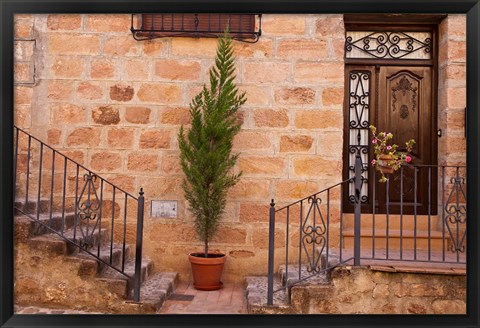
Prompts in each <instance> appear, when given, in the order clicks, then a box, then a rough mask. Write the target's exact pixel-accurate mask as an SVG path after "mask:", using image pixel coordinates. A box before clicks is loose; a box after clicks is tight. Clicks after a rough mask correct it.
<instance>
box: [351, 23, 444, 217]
mask: <svg viewBox="0 0 480 328" xmlns="http://www.w3.org/2000/svg"><path fill="white" fill-rule="evenodd" d="M345 26H346V30H347V31H372V30H375V31H383V30H385V29H386V30H388V31H399V30H402V31H407V30H408V31H429V32H431V33H432V50H433V51H432V56H431V59H421V60H420V59H408V60H406V59H378V58H374V59H371V58H366V59H359V58H345V102H344V103H345V106H344V107H345V112H344V117H345V124H344V156H343V159H344V168H343V178H344V179H348V178H349V175H350V174H351V173H350V172H349V169H350V168H349V164H350V163H349V156H350V154H349V153H350V148H349V146H350V143H349V139H350V135H349V133H350V132H349V125H350V122H349V105H350V104H349V102H350V99H349V97H350V96H349V91H350V90H349V88H350V81H349V75H350V73H351V72H355V71H363V72H369V74H370V75H371V80H370V86H371V87H370V90H371V91H372V93H373V94H372V95H371V97H370V117H369V121H370V122H369V123H370V124H377V122H378V116H377V115H378V108H377V107H378V96H379V95H378V83H379V81H378V76H379V71H380V69H381V67H387V66H399V67H401V66H404V67H430V68H431V71H432V73H431V74H432V75H431V79H432V90H431V108H432V111H431V113H432V115H431V117H430V119H431V121H430V126H431V131H430V135H431V140H430V147H431V149H432V150H433V151H432V157H431V162H430V163H428V164H437V163H438V142H437V135H436V131H437V117H438V113H437V111H438V110H437V108H438V104H437V103H438V101H437V95H438V94H437V90H438V40H437V39H438V27H437V25H434V24H431V23H429V24H422V25H416V24H408V25H402V24H375V25H372V24H370V25H367V24H357V23H354V24H349V23H346V24H345ZM372 114H373V115H372ZM368 139H369V140H370V134H369V138H368ZM368 152H369V154H368V158H369V160H370V159H371V158H372V157H373V156H372V155H373V154H372V149H371V147H369V150H368ZM368 166H369V171H370V172H369V180H373V176H372V173H373V172H372V170H371V169H370V168H371V166H370V163H368ZM350 176H351V175H350ZM435 181H436V179H435ZM434 186H435V185H434ZM372 189H373V185H372V183H369V185H368V192H369V195H370V199H369V201H368V204H365V205H366V206H365V208H364V209H363V210H364V211H372V205H373V202H372V201H371V195H372ZM434 189H435V188H434ZM349 196H350V191H349V190H348V188H345V189H344V192H343V199H344V204H343V209H344V211H345V212H353V206H352V205H351V202H350V201H349ZM432 201H433V203H435V204H436V196H435V197H432ZM432 211H435V212H436V206H432ZM432 214H433V212H432Z"/></svg>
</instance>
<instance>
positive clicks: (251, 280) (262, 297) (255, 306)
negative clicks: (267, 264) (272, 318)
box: [245, 276, 294, 314]
mask: <svg viewBox="0 0 480 328" xmlns="http://www.w3.org/2000/svg"><path fill="white" fill-rule="evenodd" d="M267 288H268V278H267V277H266V276H251V277H246V278H245V297H246V299H247V312H248V314H294V311H293V309H292V307H291V306H290V297H289V295H288V291H287V289H281V288H282V283H281V281H280V279H279V277H278V276H275V277H274V281H273V290H274V293H273V305H272V306H269V305H267Z"/></svg>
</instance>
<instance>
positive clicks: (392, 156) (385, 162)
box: [370, 125, 415, 182]
mask: <svg viewBox="0 0 480 328" xmlns="http://www.w3.org/2000/svg"><path fill="white" fill-rule="evenodd" d="M370 131H371V132H372V135H373V138H372V144H373V151H374V159H373V160H372V165H373V166H375V168H376V169H377V170H378V171H379V172H380V173H381V174H382V177H381V178H380V180H379V181H380V182H386V181H387V180H388V178H387V177H386V176H385V174H389V173H393V172H395V171H397V170H398V169H399V168H400V167H401V166H402V165H403V164H405V163H410V162H411V161H412V157H411V156H410V155H409V154H410V153H411V152H412V150H413V146H414V145H415V140H414V139H410V140H408V141H407V142H405V145H406V150H407V151H406V152H400V151H397V148H398V145H396V144H390V143H391V140H392V139H393V134H392V133H390V132H379V133H377V128H376V127H375V126H373V125H370Z"/></svg>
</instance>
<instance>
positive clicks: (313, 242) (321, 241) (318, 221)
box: [301, 196, 327, 273]
mask: <svg viewBox="0 0 480 328" xmlns="http://www.w3.org/2000/svg"><path fill="white" fill-rule="evenodd" d="M308 203H309V204H310V208H309V209H308V211H307V214H306V216H305V219H304V220H303V222H302V227H301V228H302V238H301V242H302V247H303V250H304V251H305V254H306V255H307V261H308V266H307V271H308V272H311V273H318V272H319V271H320V259H321V255H322V254H323V252H324V250H325V249H326V247H327V236H326V234H327V226H326V223H325V219H324V215H323V214H322V211H321V209H320V205H321V203H322V199H321V198H318V197H317V196H311V197H309V198H308Z"/></svg>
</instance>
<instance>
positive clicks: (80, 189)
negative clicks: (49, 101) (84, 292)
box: [13, 126, 144, 302]
mask: <svg viewBox="0 0 480 328" xmlns="http://www.w3.org/2000/svg"><path fill="white" fill-rule="evenodd" d="M14 133H15V148H14V149H15V154H14V174H13V180H14V185H15V186H16V193H17V190H20V193H23V195H24V198H23V199H21V197H20V196H19V195H16V196H17V197H16V199H21V200H22V201H24V203H23V208H22V206H21V205H17V204H14V208H15V209H16V211H17V212H18V213H21V214H23V215H25V216H26V217H27V218H29V219H30V220H33V221H34V222H36V223H37V224H39V225H41V226H42V227H44V228H45V229H47V231H49V232H51V233H54V234H56V235H57V236H59V237H60V238H61V239H63V240H65V241H66V242H68V243H69V244H71V245H73V246H75V247H77V248H78V249H80V250H81V251H82V252H85V253H87V254H89V255H90V256H92V257H94V258H95V259H96V260H97V261H99V262H100V263H102V264H104V265H106V266H108V267H109V268H111V269H113V270H115V271H116V272H118V273H120V274H122V275H123V276H125V277H127V278H128V279H129V280H131V279H133V282H134V286H133V290H134V293H133V295H134V300H135V301H137V302H138V301H139V300H140V283H141V263H142V248H143V240H142V239H143V220H144V196H143V195H144V193H143V189H142V188H141V189H140V193H139V197H134V196H133V195H132V194H130V193H128V192H126V191H125V190H123V189H122V188H120V187H118V186H116V185H115V184H113V183H111V182H109V181H108V180H106V179H105V178H103V177H101V176H99V175H97V174H96V173H94V172H93V171H91V170H90V169H88V168H86V167H85V166H83V165H82V164H80V163H78V162H76V161H75V160H73V159H72V158H70V157H68V156H66V155H65V154H63V153H61V152H59V151H57V150H56V149H54V148H53V147H51V146H49V145H47V144H45V143H44V142H43V141H41V140H40V139H38V138H36V137H34V136H32V135H31V134H30V133H28V132H26V131H25V130H23V129H21V128H18V127H17V126H14ZM20 138H25V139H27V140H28V142H27V146H26V149H20V148H19V139H20ZM36 147H37V148H36ZM22 151H23V152H24V153H23V154H22V153H21V152H22ZM25 152H26V159H25V158H23V159H20V158H19V156H20V155H25ZM45 154H46V155H51V163H44V162H46V161H45V160H44V155H45ZM37 155H38V161H37V162H35V157H36V156H37ZM19 163H23V164H24V165H25V166H26V169H25V172H20V170H19ZM44 164H45V166H44ZM47 165H50V166H49V167H48V168H46V167H47ZM60 166H61V171H60V172H58V171H56V168H58V167H60ZM72 166H73V170H70V171H69V168H70V169H71V167H72ZM72 171H74V174H75V177H74V179H75V183H74V184H75V186H74V190H73V191H72V190H68V188H67V175H68V172H72ZM81 172H82V174H83V180H84V183H83V186H81V185H79V180H80V173H81ZM33 174H38V182H37V186H36V187H37V189H36V190H35V192H36V203H35V207H36V208H35V210H34V213H32V211H30V202H29V197H30V192H31V189H30V188H33V187H34V186H33V187H32V186H31V184H33V182H34V181H33V177H32V175H33ZM22 175H23V176H22ZM19 177H22V178H23V179H24V185H23V184H22V182H20V179H19ZM58 177H60V179H61V180H62V181H61V182H62V186H61V188H60V189H61V190H58V189H59V188H58V187H56V186H55V179H56V178H57V179H58ZM42 179H47V180H49V185H48V186H47V187H46V190H42V186H43V185H42V182H43V181H42ZM20 187H24V189H23V190H22V189H21V188H20ZM107 189H111V195H112V199H111V200H107V198H106V197H105V194H106V190H107ZM55 191H56V192H57V194H61V196H60V197H61V198H60V199H58V198H57V197H55V195H54V194H55ZM67 194H68V197H67ZM118 195H120V196H118ZM116 197H117V199H118V200H119V203H117V202H116V201H115V199H116ZM45 198H47V204H48V205H46V207H47V208H48V209H47V210H46V211H47V212H49V213H47V214H49V215H48V221H46V222H45V221H42V220H40V212H41V207H42V202H43V201H44V200H45ZM67 198H68V199H72V198H73V202H74V209H73V212H74V213H73V214H74V216H73V238H69V237H67V236H66V235H65V232H66V231H67V228H68V227H67V226H68V224H69V223H68V222H67V214H68V213H67V206H66V200H67ZM54 199H58V200H59V201H60V203H61V204H59V205H58V204H56V205H55V206H59V207H60V214H61V227H59V228H58V227H57V228H54V226H53V223H54V222H53V219H54V218H53V214H54ZM122 200H123V206H124V207H123V218H122V217H121V215H120V211H122V208H121V205H120V201H122ZM129 201H134V202H135V203H136V205H137V213H136V220H137V222H136V223H137V224H136V240H135V246H136V247H135V270H134V274H133V275H131V274H128V273H127V272H126V270H125V263H126V259H127V247H126V245H127V244H126V236H127V215H128V213H130V212H129V211H128V210H129V207H128V205H129V203H128V202H129ZM109 202H110V204H111V220H110V222H109V223H110V224H109V225H108V222H107V223H105V222H104V221H105V220H104V221H103V222H102V219H104V217H105V216H106V211H107V210H109V208H108V206H107V207H105V205H106V204H109ZM117 207H118V208H119V212H117V213H115V211H116V208H117ZM56 211H57V210H56ZM68 211H71V209H69V210H68ZM116 214H117V215H118V220H117V221H120V222H119V223H117V225H118V224H123V231H122V232H120V235H121V237H120V238H119V239H120V240H121V242H120V243H117V242H114V241H115V239H116V238H115V221H116V219H117V217H116ZM102 224H103V225H105V224H107V226H106V228H109V229H110V235H109V236H106V237H108V238H109V240H106V241H104V242H103V244H102V239H103V238H104V236H102V229H104V230H105V226H103V227H102ZM77 233H78V235H77ZM95 244H96V245H95ZM117 244H120V247H121V261H120V262H121V263H120V264H115V263H114V260H113V257H114V254H113V252H114V249H115V247H116V245H117ZM102 246H104V248H105V247H106V251H107V252H109V260H105V259H103V258H102V257H101V256H100V254H101V249H102ZM95 247H96V249H95V250H94V248H95Z"/></svg>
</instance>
